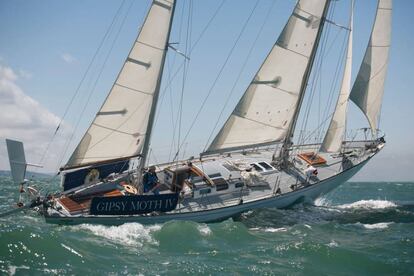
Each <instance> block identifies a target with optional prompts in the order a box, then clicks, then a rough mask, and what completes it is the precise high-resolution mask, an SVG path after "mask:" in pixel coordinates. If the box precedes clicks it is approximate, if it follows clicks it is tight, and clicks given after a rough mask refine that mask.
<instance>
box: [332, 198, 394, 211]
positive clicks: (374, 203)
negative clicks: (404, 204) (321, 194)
mask: <svg viewBox="0 0 414 276" xmlns="http://www.w3.org/2000/svg"><path fill="white" fill-rule="evenodd" d="M336 207H337V208H340V209H387V208H394V207H397V205H396V204H395V203H394V202H392V201H388V200H374V199H369V200H359V201H356V202H353V203H349V204H343V205H338V206H336Z"/></svg>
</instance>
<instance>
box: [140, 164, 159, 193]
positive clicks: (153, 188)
mask: <svg viewBox="0 0 414 276" xmlns="http://www.w3.org/2000/svg"><path fill="white" fill-rule="evenodd" d="M143 183H144V193H148V192H153V193H154V194H155V195H159V194H160V190H159V189H158V187H159V183H160V182H159V180H158V176H157V173H156V172H155V166H151V167H149V168H148V171H147V172H146V173H145V174H144V177H143Z"/></svg>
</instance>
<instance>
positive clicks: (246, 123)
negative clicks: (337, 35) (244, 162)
mask: <svg viewBox="0 0 414 276" xmlns="http://www.w3.org/2000/svg"><path fill="white" fill-rule="evenodd" d="M326 5H327V0H299V1H298V2H297V3H296V5H295V8H294V9H293V11H292V14H291V15H290V17H289V19H288V21H287V22H286V24H285V26H284V28H283V30H282V32H281V33H280V35H279V37H278V38H277V40H276V41H275V44H274V45H273V47H272V49H271V50H270V52H269V53H268V55H267V57H266V58H265V60H264V61H263V63H262V65H261V66H260V68H259V69H258V71H257V72H256V74H255V76H254V77H253V79H252V81H251V82H250V84H249V85H248V87H247V89H246V90H245V92H244V94H243V96H242V97H241V98H240V100H239V102H238V103H237V105H236V106H235V108H234V110H233V112H232V113H231V114H230V116H229V117H228V119H227V121H226V122H225V123H224V125H223V126H222V128H221V130H220V131H219V133H218V134H217V135H216V137H215V138H214V140H213V141H212V142H211V144H210V146H209V147H208V149H207V151H206V152H204V153H202V155H208V154H212V153H216V152H226V151H227V152H228V151H232V150H237V149H247V148H252V147H257V146H261V145H269V144H274V143H277V142H283V141H285V139H286V134H287V130H288V128H289V126H290V124H291V121H292V119H293V114H294V111H295V108H296V106H297V105H298V101H299V95H300V92H301V88H302V86H303V79H304V78H305V73H306V72H307V70H309V69H308V67H309V63H310V62H311V60H312V59H311V56H312V50H313V49H314V47H315V44H316V42H317V41H316V38H317V35H318V31H319V30H320V28H321V22H322V20H321V18H323V17H324V14H325V13H326V12H325V13H324V11H326Z"/></svg>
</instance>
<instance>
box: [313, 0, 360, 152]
mask: <svg viewBox="0 0 414 276" xmlns="http://www.w3.org/2000/svg"><path fill="white" fill-rule="evenodd" d="M353 12H354V1H353V0H352V4H351V15H350V18H349V34H348V49H347V51H346V56H345V60H346V61H345V68H344V74H343V77H342V83H341V88H340V92H339V95H338V100H337V103H336V106H335V111H334V113H333V115H332V118H331V122H330V123H329V127H328V130H327V131H326V134H325V138H324V139H323V142H322V145H321V147H320V149H319V150H320V151H321V152H340V151H341V149H342V141H343V139H344V133H345V127H346V113H347V107H348V100H349V94H350V92H351V71H352V33H353Z"/></svg>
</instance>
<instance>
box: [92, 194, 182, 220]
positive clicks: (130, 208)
mask: <svg viewBox="0 0 414 276" xmlns="http://www.w3.org/2000/svg"><path fill="white" fill-rule="evenodd" d="M177 202H178V194H165V195H136V196H115V197H96V198H93V199H92V202H91V207H90V213H91V214H92V215H134V214H145V213H150V212H154V211H157V212H168V211H171V210H174V209H175V207H176V206H177Z"/></svg>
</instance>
